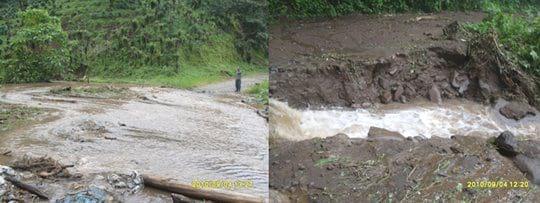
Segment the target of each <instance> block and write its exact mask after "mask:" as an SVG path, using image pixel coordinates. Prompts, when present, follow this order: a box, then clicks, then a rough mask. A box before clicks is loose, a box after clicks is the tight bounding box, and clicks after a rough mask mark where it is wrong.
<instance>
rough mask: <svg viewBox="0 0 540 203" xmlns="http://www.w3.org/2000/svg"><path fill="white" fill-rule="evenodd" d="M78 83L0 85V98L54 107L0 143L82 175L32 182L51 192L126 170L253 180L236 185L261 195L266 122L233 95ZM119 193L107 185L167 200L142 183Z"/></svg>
mask: <svg viewBox="0 0 540 203" xmlns="http://www.w3.org/2000/svg"><path fill="white" fill-rule="evenodd" d="M83 86H86V85H82V84H77V83H53V84H38V85H22V86H21V85H18V86H5V87H3V88H2V89H1V90H0V101H1V102H5V103H10V104H24V105H27V106H29V107H35V108H46V109H52V110H53V111H52V112H50V113H49V114H48V116H49V117H50V118H49V119H45V120H43V121H41V122H39V123H38V124H37V125H33V126H26V127H24V128H21V129H19V130H16V131H10V132H8V133H7V134H4V135H2V136H1V139H2V142H1V146H0V148H3V149H6V150H10V151H12V152H11V157H12V158H11V160H17V159H20V158H21V157H24V155H28V156H30V157H42V156H48V157H51V158H53V159H54V160H57V161H58V162H59V163H60V164H62V165H73V167H69V168H68V169H67V170H69V172H70V173H71V174H81V177H80V178H78V179H77V180H72V179H71V178H56V177H55V178H54V179H56V180H55V181H47V180H42V181H38V182H39V183H40V184H38V187H39V188H42V189H43V190H44V191H45V192H46V193H47V194H49V195H50V196H51V197H53V198H54V199H58V198H61V197H63V196H65V195H66V194H67V193H71V192H74V191H78V190H82V189H84V188H88V186H89V185H92V184H97V185H103V182H104V180H105V183H107V180H109V179H110V178H109V176H111V174H113V173H118V174H127V175H129V174H132V172H133V171H137V172H138V173H140V174H150V175H157V176H162V177H165V178H171V179H172V180H174V181H176V182H179V183H187V184H189V183H191V182H192V181H195V180H252V181H253V184H254V187H253V188H249V189H241V190H237V191H238V192H245V193H249V194H255V195H259V196H264V197H266V195H267V192H268V189H267V187H268V149H267V134H268V125H267V123H266V121H265V120H264V119H263V118H261V117H260V116H258V115H257V114H256V113H255V111H254V110H253V109H251V107H249V106H248V105H245V104H243V103H241V102H240V100H241V99H240V98H237V97H236V96H228V97H225V96H213V95H207V94H199V93H194V92H191V91H185V90H176V89H168V88H155V87H137V86H120V87H110V88H109V87H108V88H109V90H110V91H105V92H104V94H99V91H95V90H96V89H90V90H88V89H87V90H81V87H82V88H83V89H84V88H88V87H83ZM67 87H72V88H73V89H72V90H69V91H67V89H66V88H67ZM96 88H97V89H99V88H100V87H96ZM51 90H53V91H51ZM58 90H61V91H58ZM73 90H76V91H73ZM3 164H4V165H9V163H7V162H6V163H3ZM30 173H31V172H30ZM34 175H39V173H37V174H34ZM109 187H111V185H110V184H109ZM112 188H113V189H114V185H113V186H112ZM124 192H125V191H124ZM124 192H120V191H116V192H115V190H113V193H114V194H115V195H116V196H119V197H120V200H125V201H138V202H140V201H142V202H148V201H151V202H156V201H157V202H168V201H171V200H170V196H169V195H168V194H164V193H159V192H155V191H153V190H148V189H144V190H143V191H142V192H137V193H135V194H132V193H130V192H126V193H124Z"/></svg>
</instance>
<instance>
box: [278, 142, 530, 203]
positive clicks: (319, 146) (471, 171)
mask: <svg viewBox="0 0 540 203" xmlns="http://www.w3.org/2000/svg"><path fill="white" fill-rule="evenodd" d="M536 144H538V143H536ZM270 154H271V158H270V168H271V170H270V187H271V188H272V189H274V190H278V191H280V192H281V193H282V195H287V196H288V197H290V200H291V201H292V202H355V201H359V200H362V201H366V202H367V201H370V202H392V201H398V202H399V201H404V202H421V201H424V200H464V201H480V202H520V201H521V202H534V201H535V200H538V199H540V188H538V186H535V185H534V184H532V183H529V185H528V187H527V188H519V187H518V188H508V187H505V188H468V183H467V182H470V181H518V182H528V179H527V177H526V176H525V174H524V173H522V172H521V171H519V170H517V169H516V167H515V166H514V164H513V162H512V161H511V160H510V159H509V158H507V157H504V156H502V155H501V154H499V152H498V151H497V150H496V147H494V146H493V145H492V144H491V143H490V142H489V141H488V140H487V139H483V138H478V137H468V136H455V137H453V138H452V139H446V138H437V137H435V138H431V139H427V140H420V141H413V140H402V141H399V140H366V139H354V138H353V139H351V138H348V137H347V136H346V135H343V134H341V135H336V136H333V137H329V138H326V139H320V138H319V139H317V138H316V139H310V140H305V141H301V142H295V143H281V144H280V147H276V148H272V149H271V150H270ZM520 184H522V183H520ZM283 199H285V200H287V198H283ZM282 202H286V201H282Z"/></svg>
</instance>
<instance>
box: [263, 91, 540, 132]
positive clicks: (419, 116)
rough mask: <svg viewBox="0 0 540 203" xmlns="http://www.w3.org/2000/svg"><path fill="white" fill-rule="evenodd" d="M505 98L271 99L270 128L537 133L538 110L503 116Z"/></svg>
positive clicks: (539, 124) (286, 130) (538, 128)
mask: <svg viewBox="0 0 540 203" xmlns="http://www.w3.org/2000/svg"><path fill="white" fill-rule="evenodd" d="M506 103H507V102H506V101H504V100H499V101H498V102H497V104H495V105H494V106H485V105H481V104H478V103H474V102H471V101H467V100H453V101H447V102H445V103H444V104H442V105H437V104H434V103H431V102H427V101H418V102H412V103H409V104H397V103H396V104H390V105H383V106H376V107H374V108H372V109H369V110H367V109H356V110H351V109H325V110H309V109H307V110H296V109H292V108H290V107H288V105H287V104H286V103H283V102H279V101H275V100H273V101H271V104H270V106H271V112H272V114H273V116H272V119H271V125H273V126H276V127H273V128H275V129H273V134H275V135H278V136H279V137H284V138H288V139H291V140H305V139H311V138H314V137H329V136H333V135H336V134H338V133H344V134H347V135H348V136H349V137H351V138H365V137H367V134H368V131H369V128H370V127H372V126H373V127H379V128H384V129H387V130H390V131H396V132H399V133H401V134H402V135H403V136H405V137H414V136H423V137H426V138H430V137H432V136H438V137H443V138H450V137H451V136H453V135H465V136H470V135H475V136H497V135H499V134H500V133H501V132H502V131H504V130H510V131H511V132H513V133H514V134H516V135H522V136H527V137H531V138H540V134H539V132H540V116H538V115H537V116H534V117H531V116H529V117H526V118H524V119H522V120H520V121H519V122H516V121H514V120H510V119H507V118H505V117H504V116H502V115H501V114H500V113H499V109H500V108H501V107H502V106H504V105H505V104H506Z"/></svg>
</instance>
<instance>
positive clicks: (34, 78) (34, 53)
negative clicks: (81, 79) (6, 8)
mask: <svg viewBox="0 0 540 203" xmlns="http://www.w3.org/2000/svg"><path fill="white" fill-rule="evenodd" d="M18 18H19V19H18V22H19V25H17V26H16V27H15V32H14V33H16V34H15V35H14V36H12V37H11V39H10V40H9V41H10V44H9V48H8V49H9V50H10V52H9V53H8V55H7V56H6V60H5V64H4V65H5V67H4V70H3V71H2V72H3V74H4V77H3V80H4V81H3V82H6V83H23V82H44V81H49V80H51V79H53V78H58V77H60V76H61V75H63V74H64V73H66V71H67V70H66V69H65V68H64V67H65V65H66V62H67V61H68V59H69V57H68V51H67V40H68V39H67V34H66V33H65V32H64V31H62V27H61V25H60V20H59V19H58V18H56V17H51V16H50V15H49V13H48V12H47V11H45V10H40V9H31V10H27V11H24V12H21V13H19V16H18Z"/></svg>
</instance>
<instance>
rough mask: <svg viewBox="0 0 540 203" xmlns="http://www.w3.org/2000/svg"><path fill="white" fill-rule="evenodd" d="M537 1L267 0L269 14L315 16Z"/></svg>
mask: <svg viewBox="0 0 540 203" xmlns="http://www.w3.org/2000/svg"><path fill="white" fill-rule="evenodd" d="M537 2H538V1H537V0H452V1H450V0H269V9H270V13H271V15H272V16H274V17H277V16H287V17H298V18H306V17H319V16H331V17H335V16H340V15H347V14H351V13H367V14H372V13H396V12H410V11H412V12H438V11H442V10H480V9H482V8H484V7H485V6H486V5H487V4H492V3H495V4H498V5H503V6H505V7H516V6H522V5H528V4H530V3H537Z"/></svg>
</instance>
